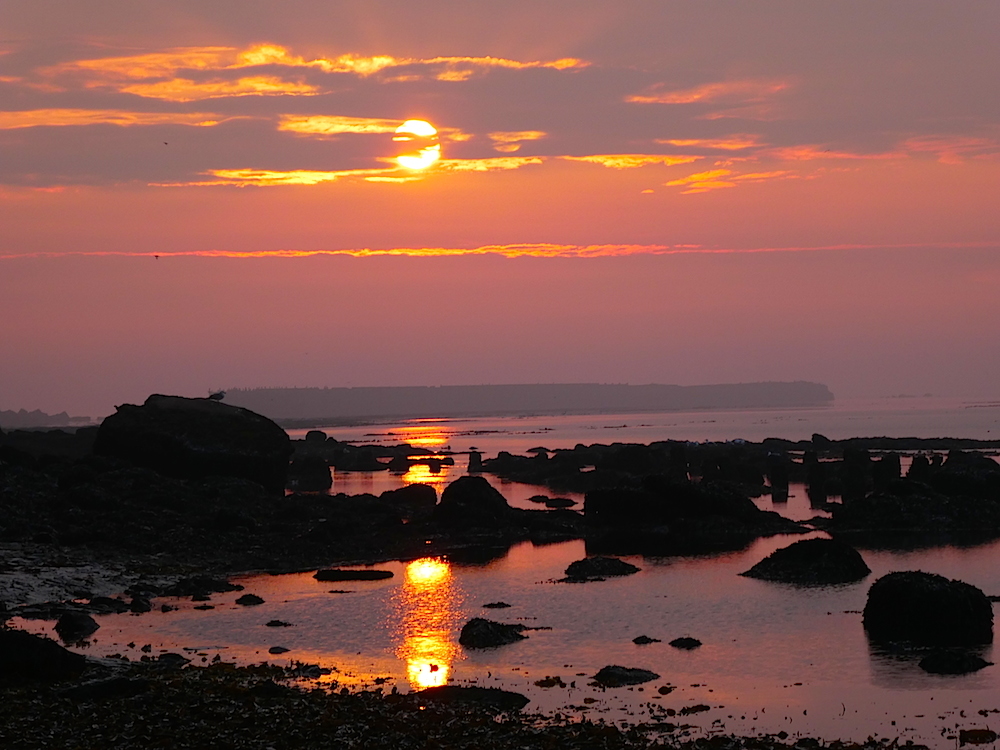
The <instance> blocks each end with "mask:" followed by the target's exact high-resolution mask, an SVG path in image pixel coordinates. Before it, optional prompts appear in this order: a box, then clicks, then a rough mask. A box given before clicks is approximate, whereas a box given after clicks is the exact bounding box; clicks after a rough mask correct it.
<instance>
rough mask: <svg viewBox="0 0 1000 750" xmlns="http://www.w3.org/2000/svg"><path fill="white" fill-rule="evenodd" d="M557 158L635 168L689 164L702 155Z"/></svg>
mask: <svg viewBox="0 0 1000 750" xmlns="http://www.w3.org/2000/svg"><path fill="white" fill-rule="evenodd" d="M559 158H560V159H566V160H567V161H584V162H590V163H591V164H600V165H601V166H603V167H608V168H609V169H636V168H638V167H645V166H646V165H648V164H663V165H664V166H667V167H671V166H673V165H675V164H690V163H691V162H693V161H698V160H699V159H702V158H704V157H701V156H687V155H683V154H595V155H591V156H560V157H559Z"/></svg>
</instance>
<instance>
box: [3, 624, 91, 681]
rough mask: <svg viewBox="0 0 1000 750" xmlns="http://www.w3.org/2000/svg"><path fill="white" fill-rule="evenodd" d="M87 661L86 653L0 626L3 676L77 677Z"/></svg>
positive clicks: (20, 677) (52, 678) (29, 677)
mask: <svg viewBox="0 0 1000 750" xmlns="http://www.w3.org/2000/svg"><path fill="white" fill-rule="evenodd" d="M85 664H86V659H85V658H84V657H83V656H81V655H80V654H74V653H73V652H72V651H67V650H66V649H65V648H63V647H62V646H60V645H59V644H58V643H56V642H55V641H52V640H49V639H48V638H41V637H39V636H37V635H33V634H31V633H25V632H24V631H22V630H6V629H4V628H0V677H8V678H9V677H12V678H16V679H22V680H23V679H31V680H34V679H38V680H60V679H66V678H69V677H75V676H76V675H78V674H79V673H80V672H82V671H83V668H84V666H85Z"/></svg>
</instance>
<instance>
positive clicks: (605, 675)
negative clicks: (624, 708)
mask: <svg viewBox="0 0 1000 750" xmlns="http://www.w3.org/2000/svg"><path fill="white" fill-rule="evenodd" d="M658 679H660V675H658V674H656V672H650V671H649V670H648V669H637V668H634V667H620V666H618V665H617V664H611V665H609V666H607V667H601V671H600V672H598V673H597V674H595V675H594V680H595V681H596V682H598V683H600V684H601V685H603V686H604V687H622V686H623V685H641V684H642V683H644V682H651V681H652V680H658Z"/></svg>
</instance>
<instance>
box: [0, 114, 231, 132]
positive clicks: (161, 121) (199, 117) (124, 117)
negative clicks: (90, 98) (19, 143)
mask: <svg viewBox="0 0 1000 750" xmlns="http://www.w3.org/2000/svg"><path fill="white" fill-rule="evenodd" d="M231 119H236V118H233V117H225V116H223V115H215V114H208V113H205V112H186V113H181V112H126V111H124V110H118V109H98V110H91V109H32V110H25V111H21V112H0V130H12V129H15V128H33V127H39V126H49V127H51V126H65V125H101V124H108V125H121V126H123V127H125V126H131V125H193V126H199V127H210V126H212V125H218V124H219V123H220V122H224V121H226V120H231Z"/></svg>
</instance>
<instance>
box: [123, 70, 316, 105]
mask: <svg viewBox="0 0 1000 750" xmlns="http://www.w3.org/2000/svg"><path fill="white" fill-rule="evenodd" d="M118 90H119V91H121V92H123V93H126V94H135V95H136V96H143V97H148V98H152V99H162V100H165V101H168V102H193V101H200V100H202V99H219V98H222V97H230V96H314V95H316V94H319V93H320V89H319V87H317V86H312V85H310V84H308V83H296V82H294V81H285V80H282V79H281V78H277V77H275V76H253V77H248V78H239V79H237V80H235V81H226V80H221V79H215V80H212V81H192V80H189V79H187V78H173V79H171V80H169V81H158V82H156V83H129V84H125V85H123V86H119V87H118Z"/></svg>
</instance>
